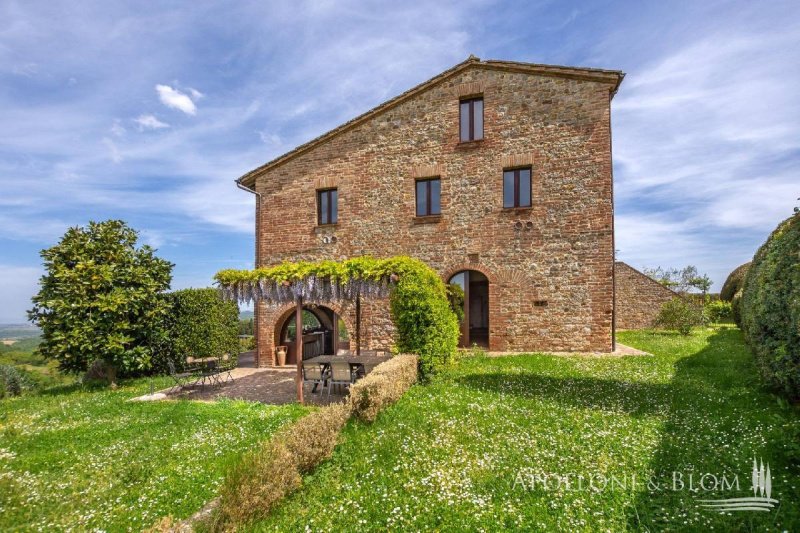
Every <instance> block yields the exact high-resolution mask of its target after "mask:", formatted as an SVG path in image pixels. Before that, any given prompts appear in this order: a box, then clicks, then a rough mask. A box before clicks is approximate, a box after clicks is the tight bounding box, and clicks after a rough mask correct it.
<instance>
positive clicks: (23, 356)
mask: <svg viewBox="0 0 800 533" xmlns="http://www.w3.org/2000/svg"><path fill="white" fill-rule="evenodd" d="M41 340H42V339H41V337H39V336H35V337H29V338H25V339H22V340H20V341H18V342H15V343H14V344H12V345H11V346H5V345H2V344H0V364H2V365H12V366H15V367H17V368H18V369H20V370H22V371H23V373H24V374H25V375H26V376H27V377H28V378H29V381H31V382H32V383H33V384H34V385H35V386H36V387H37V388H45V387H52V386H55V385H67V384H69V383H72V382H73V381H74V377H72V376H67V375H64V374H61V373H60V372H59V371H58V361H55V360H53V359H51V360H47V359H46V358H44V357H43V356H42V355H41V354H39V353H38V351H37V350H36V348H37V347H38V346H39V343H40V342H41Z"/></svg>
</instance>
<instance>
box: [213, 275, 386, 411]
mask: <svg viewBox="0 0 800 533" xmlns="http://www.w3.org/2000/svg"><path fill="white" fill-rule="evenodd" d="M396 280H397V277H396V276H395V275H394V274H389V275H382V276H380V277H378V278H375V277H369V278H367V277H352V278H350V279H347V280H341V279H337V278H334V277H330V276H317V275H308V276H305V277H303V278H301V279H295V280H291V281H274V280H272V279H269V278H267V277H256V278H253V279H244V280H238V281H232V282H230V283H223V282H220V290H221V291H222V295H223V297H224V298H226V299H229V300H234V301H237V302H240V303H251V302H253V303H259V302H264V303H266V304H267V305H285V304H288V303H294V304H295V328H296V329H295V331H296V335H297V338H298V339H299V338H301V337H302V334H303V305H304V304H316V305H319V304H325V303H342V302H350V303H353V302H354V303H355V306H356V354H357V355H361V299H362V298H386V297H388V296H389V294H390V293H391V290H392V286H393V285H394V284H395V282H396ZM295 354H296V359H297V374H296V376H295V382H296V385H297V401H298V402H300V403H301V404H302V403H303V343H302V342H296V343H295Z"/></svg>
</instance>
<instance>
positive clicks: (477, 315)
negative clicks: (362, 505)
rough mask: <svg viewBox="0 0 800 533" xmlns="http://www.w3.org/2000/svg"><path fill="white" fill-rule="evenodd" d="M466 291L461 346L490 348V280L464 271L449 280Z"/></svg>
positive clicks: (478, 273)
mask: <svg viewBox="0 0 800 533" xmlns="http://www.w3.org/2000/svg"><path fill="white" fill-rule="evenodd" d="M447 282H448V283H452V284H454V285H458V286H459V287H461V289H462V290H463V291H464V318H463V319H462V320H461V336H460V338H459V346H461V347H464V348H468V347H470V346H472V345H474V344H477V345H478V346H481V347H483V348H488V347H489V280H488V279H487V278H486V276H484V275H483V274H482V273H480V272H478V271H477V270H462V271H461V272H457V273H455V274H454V275H453V276H451V277H450V279H449V280H447Z"/></svg>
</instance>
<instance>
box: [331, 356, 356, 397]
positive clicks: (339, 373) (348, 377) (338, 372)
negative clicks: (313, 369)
mask: <svg viewBox="0 0 800 533" xmlns="http://www.w3.org/2000/svg"><path fill="white" fill-rule="evenodd" d="M352 384H353V373H352V372H351V371H350V363H347V362H344V361H333V362H331V366H330V379H329V380H328V396H330V395H331V389H332V388H333V386H334V385H343V386H345V387H350V385H352Z"/></svg>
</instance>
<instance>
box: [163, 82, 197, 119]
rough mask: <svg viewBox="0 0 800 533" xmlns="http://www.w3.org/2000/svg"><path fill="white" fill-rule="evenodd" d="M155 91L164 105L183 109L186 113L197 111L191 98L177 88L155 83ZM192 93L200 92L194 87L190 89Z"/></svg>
mask: <svg viewBox="0 0 800 533" xmlns="http://www.w3.org/2000/svg"><path fill="white" fill-rule="evenodd" d="M156 92H158V97H159V99H160V100H161V103H162V104H164V105H165V106H167V107H170V108H172V109H177V110H179V111H183V112H184V113H186V114H187V115H194V114H196V113H197V107H196V106H195V105H194V102H193V101H192V99H191V98H190V97H189V96H188V95H186V94H184V93H182V92H181V91H179V90H178V89H174V88H172V87H170V86H169V85H156ZM192 93H193V94H194V93H196V94H198V95H200V93H199V92H197V91H195V90H194V89H192ZM200 96H202V95H200Z"/></svg>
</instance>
